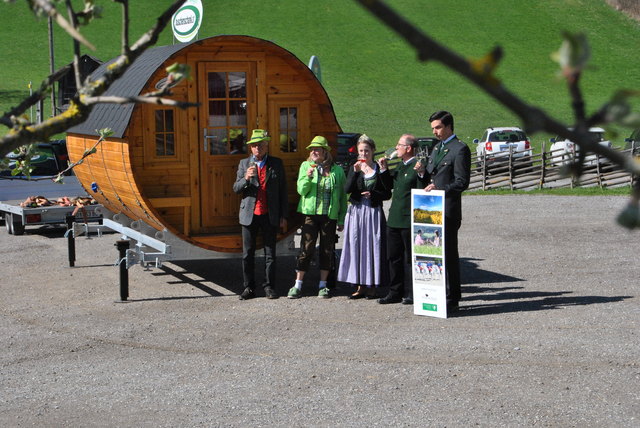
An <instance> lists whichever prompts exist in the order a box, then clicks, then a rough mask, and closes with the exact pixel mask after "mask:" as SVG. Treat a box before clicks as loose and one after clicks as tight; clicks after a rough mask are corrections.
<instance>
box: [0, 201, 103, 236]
mask: <svg viewBox="0 0 640 428" xmlns="http://www.w3.org/2000/svg"><path fill="white" fill-rule="evenodd" d="M20 203H21V201H6V202H4V201H0V215H1V216H2V218H3V219H4V224H5V228H6V230H7V233H8V234H9V235H22V234H24V231H25V227H26V226H42V225H64V224H66V223H67V218H68V217H72V218H73V219H74V222H77V223H95V222H98V223H101V222H102V214H101V213H100V210H101V208H102V205H100V204H91V205H84V206H77V205H70V206H61V205H49V206H40V207H23V206H21V205H20Z"/></svg>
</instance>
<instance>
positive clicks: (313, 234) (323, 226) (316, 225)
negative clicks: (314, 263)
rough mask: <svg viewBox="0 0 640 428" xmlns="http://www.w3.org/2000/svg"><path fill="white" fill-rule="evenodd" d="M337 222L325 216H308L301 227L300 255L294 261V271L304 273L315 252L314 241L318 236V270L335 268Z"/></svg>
mask: <svg viewBox="0 0 640 428" xmlns="http://www.w3.org/2000/svg"><path fill="white" fill-rule="evenodd" d="M337 224H338V222H337V221H336V220H331V219H330V218H329V217H328V216H326V215H308V216H305V218H304V224H303V225H302V242H301V243H300V247H301V248H300V254H299V255H298V259H297V260H296V270H298V271H301V272H306V271H308V270H309V264H310V263H311V259H313V255H314V253H315V251H316V241H317V240H318V235H320V249H319V251H320V254H319V259H320V270H331V269H333V268H334V267H335V266H334V265H335V249H336V226H337Z"/></svg>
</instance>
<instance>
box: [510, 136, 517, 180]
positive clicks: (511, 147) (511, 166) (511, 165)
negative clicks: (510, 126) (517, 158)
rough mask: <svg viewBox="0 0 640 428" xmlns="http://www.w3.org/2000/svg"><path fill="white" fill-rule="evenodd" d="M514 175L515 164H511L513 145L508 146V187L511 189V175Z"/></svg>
mask: <svg viewBox="0 0 640 428" xmlns="http://www.w3.org/2000/svg"><path fill="white" fill-rule="evenodd" d="M515 175H516V170H515V166H514V165H513V146H511V145H510V146H509V188H510V189H511V190H513V177H514V176H515Z"/></svg>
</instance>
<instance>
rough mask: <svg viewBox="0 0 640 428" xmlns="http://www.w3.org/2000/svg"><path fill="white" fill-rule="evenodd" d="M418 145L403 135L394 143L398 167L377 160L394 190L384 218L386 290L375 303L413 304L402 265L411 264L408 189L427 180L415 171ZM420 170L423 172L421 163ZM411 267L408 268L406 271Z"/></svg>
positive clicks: (409, 194) (411, 138) (416, 186)
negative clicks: (387, 281)
mask: <svg viewBox="0 0 640 428" xmlns="http://www.w3.org/2000/svg"><path fill="white" fill-rule="evenodd" d="M417 148H418V141H417V140H416V137H414V136H413V135H410V134H404V135H403V136H402V137H400V139H399V140H398V144H396V151H397V152H398V157H399V158H400V160H401V162H400V163H399V164H398V166H396V168H395V169H394V170H393V171H389V170H388V169H387V161H386V159H385V158H381V159H380V160H378V164H379V165H380V171H381V172H380V178H381V180H382V183H383V184H384V187H385V188H386V189H388V190H391V189H393V195H392V196H391V207H390V208H389V218H388V219H387V257H388V259H389V292H388V294H387V295H386V296H385V297H382V298H380V299H378V303H380V304H383V305H385V304H388V303H400V302H402V303H404V304H406V305H410V304H413V288H412V286H409V287H405V267H406V266H407V265H408V264H410V263H411V244H412V239H411V189H422V188H423V187H424V186H425V185H426V184H427V182H428V181H426V175H425V174H421V175H419V174H418V171H416V167H417V166H418V165H417V161H416V158H415V153H416V149H417ZM421 170H422V171H421V172H422V173H424V166H422V167H421ZM412 270H413V269H409V272H411V271H412ZM409 279H411V275H409ZM409 282H411V281H409Z"/></svg>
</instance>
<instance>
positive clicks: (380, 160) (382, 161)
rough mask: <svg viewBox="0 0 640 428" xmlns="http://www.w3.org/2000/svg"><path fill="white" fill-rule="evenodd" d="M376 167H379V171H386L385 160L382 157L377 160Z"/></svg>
mask: <svg viewBox="0 0 640 428" xmlns="http://www.w3.org/2000/svg"><path fill="white" fill-rule="evenodd" d="M378 166H380V170H381V171H384V170H386V169H387V158H385V157H382V158H380V159H378Z"/></svg>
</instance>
